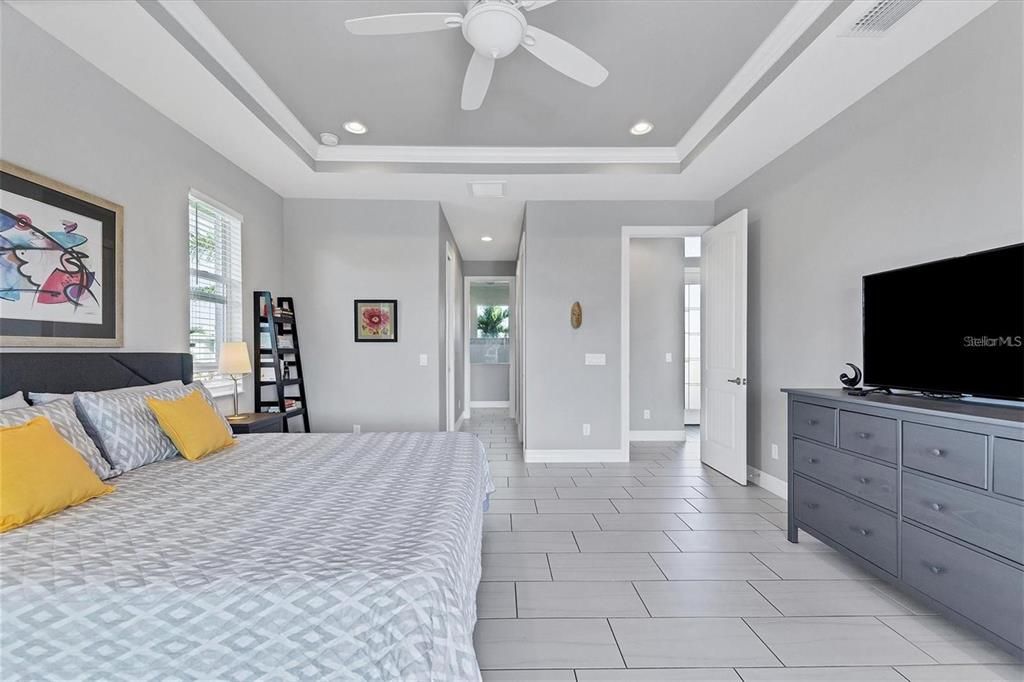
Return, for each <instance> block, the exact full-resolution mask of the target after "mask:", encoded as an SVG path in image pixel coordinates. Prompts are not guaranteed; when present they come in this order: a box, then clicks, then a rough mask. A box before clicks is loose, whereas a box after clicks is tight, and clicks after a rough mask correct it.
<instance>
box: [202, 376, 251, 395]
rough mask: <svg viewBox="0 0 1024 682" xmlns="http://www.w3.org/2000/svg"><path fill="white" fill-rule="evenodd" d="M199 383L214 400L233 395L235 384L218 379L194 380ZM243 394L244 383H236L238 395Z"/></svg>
mask: <svg viewBox="0 0 1024 682" xmlns="http://www.w3.org/2000/svg"><path fill="white" fill-rule="evenodd" d="M196 381H201V382H202V383H203V386H206V390H207V391H209V392H210V395H212V396H213V397H214V398H230V397H231V396H233V395H234V394H235V383H234V382H233V381H224V380H218V379H196ZM244 394H245V382H243V381H239V382H238V395H244Z"/></svg>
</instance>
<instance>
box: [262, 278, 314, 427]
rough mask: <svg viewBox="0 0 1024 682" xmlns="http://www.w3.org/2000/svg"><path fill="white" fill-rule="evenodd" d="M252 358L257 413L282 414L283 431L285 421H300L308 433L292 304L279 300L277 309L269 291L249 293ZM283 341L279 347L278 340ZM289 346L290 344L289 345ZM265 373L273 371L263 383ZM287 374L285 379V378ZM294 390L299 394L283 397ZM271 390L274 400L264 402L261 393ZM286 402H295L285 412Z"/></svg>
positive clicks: (303, 385) (283, 298)
mask: <svg viewBox="0 0 1024 682" xmlns="http://www.w3.org/2000/svg"><path fill="white" fill-rule="evenodd" d="M252 302H253V311H252V320H253V322H252V324H253V334H252V337H253V346H254V349H253V358H252V365H253V367H255V368H256V371H257V372H258V374H257V376H256V382H255V384H256V387H257V389H256V391H257V392H256V401H255V402H256V411H257V412H281V413H283V414H284V416H285V431H287V430H288V428H287V425H288V420H289V419H292V418H293V417H302V427H303V429H304V430H305V432H306V433H309V410H308V405H307V404H306V384H305V382H304V381H303V377H304V376H305V375H304V374H303V373H302V355H301V353H300V352H299V331H298V325H297V324H296V321H295V302H294V301H293V300H292V298H291V297H290V296H279V297H278V299H277V308H275V306H274V297H273V296H272V295H271V293H270V292H269V291H254V292H252ZM282 337H283V339H284V340H285V342H286V343H285V345H284V346H283V347H282V345H281V339H282ZM289 342H290V343H289ZM265 369H272V370H273V377H274V378H273V379H265V378H264V372H263V370H265ZM285 371H287V373H288V376H287V377H286V376H285ZM292 386H295V387H297V388H298V393H289V394H286V393H285V389H287V388H289V387H292ZM270 389H273V390H274V399H272V400H267V399H265V398H264V391H267V392H269V391H270ZM286 400H295V401H297V402H296V403H295V406H294V407H292V408H288V407H287V404H286V402H285V401H286Z"/></svg>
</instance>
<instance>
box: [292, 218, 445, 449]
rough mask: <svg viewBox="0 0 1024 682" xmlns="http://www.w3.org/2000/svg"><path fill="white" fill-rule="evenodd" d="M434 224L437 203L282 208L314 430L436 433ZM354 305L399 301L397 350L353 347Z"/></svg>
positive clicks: (438, 359)
mask: <svg viewBox="0 0 1024 682" xmlns="http://www.w3.org/2000/svg"><path fill="white" fill-rule="evenodd" d="M438 216H439V212H438V205H437V203H436V202H432V201H347V200H330V199H322V200H321V199H286V200H285V202H284V224H285V230H286V232H287V234H288V239H287V240H286V242H285V249H284V265H285V273H286V274H285V288H286V289H287V290H288V291H289V293H290V294H291V295H293V296H295V299H296V303H297V305H301V306H302V307H301V315H302V316H303V320H304V321H306V322H305V325H304V326H303V328H302V330H301V332H302V360H303V364H304V369H305V370H306V391H307V393H308V397H309V404H310V407H311V414H312V420H313V427H314V428H315V429H316V430H318V431H351V430H352V425H353V424H359V425H360V426H361V427H362V429H363V431H364V432H365V431H436V430H437V428H438V414H439V410H440V409H441V406H440V404H439V402H440V403H443V401H441V399H440V398H439V396H443V393H442V391H443V382H440V373H439V369H438V363H443V362H444V356H443V355H440V356H439V355H438V351H439V349H440V348H441V344H442V342H441V340H440V339H439V335H440V331H441V326H440V325H439V323H438V310H443V305H444V300H443V297H442V296H440V295H439V287H438V285H437V284H436V283H437V282H438V280H439V278H441V279H443V277H444V273H443V268H441V271H440V272H439V262H438V241H439V229H440V228H439V218H438ZM358 298H382V299H388V298H394V299H398V324H399V326H398V343H355V342H354V341H353V338H352V336H353V324H354V320H353V312H352V301H353V299H358ZM421 353H425V354H427V355H428V356H429V362H430V364H429V365H428V366H427V367H421V366H420V365H419V356H420V354H421ZM439 383H441V386H440V387H439Z"/></svg>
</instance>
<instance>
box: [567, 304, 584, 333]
mask: <svg viewBox="0 0 1024 682" xmlns="http://www.w3.org/2000/svg"><path fill="white" fill-rule="evenodd" d="M569 324H571V325H572V328H573V329H579V328H580V326H581V325H582V324H583V306H581V305H580V302H579V301H576V302H575V303H573V304H572V310H571V311H570V312H569Z"/></svg>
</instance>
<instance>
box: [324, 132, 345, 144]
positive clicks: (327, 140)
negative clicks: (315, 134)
mask: <svg viewBox="0 0 1024 682" xmlns="http://www.w3.org/2000/svg"><path fill="white" fill-rule="evenodd" d="M339 142H341V140H339V139H338V136H337V135H335V134H334V133H320V144H323V145H327V146H328V147H337V146H338V143H339Z"/></svg>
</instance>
